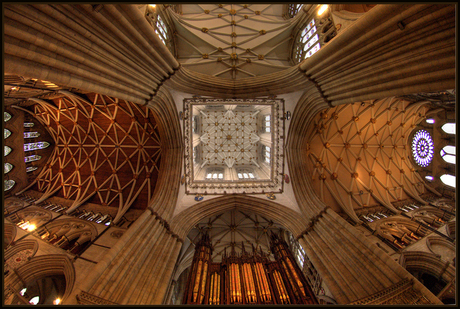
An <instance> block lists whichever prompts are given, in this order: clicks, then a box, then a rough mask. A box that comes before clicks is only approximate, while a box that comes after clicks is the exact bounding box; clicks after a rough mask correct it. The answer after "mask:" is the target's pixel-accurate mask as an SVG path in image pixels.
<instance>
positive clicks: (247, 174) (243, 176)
mask: <svg viewBox="0 0 460 309" xmlns="http://www.w3.org/2000/svg"><path fill="white" fill-rule="evenodd" d="M254 178H255V177H254V173H253V172H248V171H245V170H241V171H239V172H238V179H245V180H246V179H254Z"/></svg>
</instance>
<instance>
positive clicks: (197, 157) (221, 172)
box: [183, 98, 284, 194]
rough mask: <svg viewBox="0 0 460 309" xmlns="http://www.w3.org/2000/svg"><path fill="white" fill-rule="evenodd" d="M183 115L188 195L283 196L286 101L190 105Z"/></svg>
mask: <svg viewBox="0 0 460 309" xmlns="http://www.w3.org/2000/svg"><path fill="white" fill-rule="evenodd" d="M183 115H184V119H183V121H184V128H185V156H186V160H185V176H186V188H187V189H186V193H187V194H225V193H243V192H244V193H267V192H276V193H279V192H282V190H283V177H282V174H283V169H284V167H283V166H284V164H283V149H284V143H283V139H281V140H280V139H279V137H280V136H283V132H284V118H283V115H284V101H283V100H281V99H256V100H249V99H247V100H242V99H240V100H236V99H234V100H230V99H228V100H222V99H200V98H193V99H185V100H184V114H183ZM267 115H269V116H270V117H271V118H270V119H273V120H272V121H270V122H266V121H265V118H264V117H266V116H267ZM267 124H269V128H268V130H266V129H265V127H264V126H266V125H267ZM267 147H268V149H270V153H269V155H270V160H267V161H266V160H265V157H264V156H267V154H266V153H265V152H267V151H266V150H265V149H266V148H267ZM243 169H245V170H244V171H243ZM239 172H246V173H247V172H252V173H253V175H256V176H255V177H254V178H249V177H248V178H247V179H245V178H244V177H243V179H240V178H239V177H238V173H239ZM208 174H211V178H212V181H209V179H206V178H207V176H208ZM213 176H214V177H213ZM208 178H209V177H208Z"/></svg>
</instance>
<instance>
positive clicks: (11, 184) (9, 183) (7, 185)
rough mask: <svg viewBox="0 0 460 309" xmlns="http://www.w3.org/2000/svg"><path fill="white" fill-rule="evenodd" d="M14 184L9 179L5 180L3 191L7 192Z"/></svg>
mask: <svg viewBox="0 0 460 309" xmlns="http://www.w3.org/2000/svg"><path fill="white" fill-rule="evenodd" d="M15 183H16V182H15V181H14V180H12V179H9V180H5V191H8V190H10V189H11V188H13V186H14V184H15Z"/></svg>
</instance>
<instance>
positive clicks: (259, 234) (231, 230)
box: [188, 210, 280, 262]
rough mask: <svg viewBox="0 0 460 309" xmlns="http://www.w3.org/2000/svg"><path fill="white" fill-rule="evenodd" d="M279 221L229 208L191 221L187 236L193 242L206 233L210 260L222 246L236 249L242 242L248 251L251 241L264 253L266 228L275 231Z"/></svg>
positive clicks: (219, 254)
mask: <svg viewBox="0 0 460 309" xmlns="http://www.w3.org/2000/svg"><path fill="white" fill-rule="evenodd" d="M279 229H280V225H279V224H276V223H274V222H273V221H272V220H269V219H267V218H265V217H264V216H261V215H256V214H247V213H245V212H242V211H236V210H232V211H229V212H226V213H223V214H219V215H217V216H213V217H211V218H206V219H203V220H202V221H200V222H199V223H197V224H196V225H195V228H193V229H192V230H191V231H190V233H189V235H188V238H190V239H191V240H192V242H193V243H197V242H198V241H199V240H200V239H201V236H202V235H203V234H205V233H208V234H209V236H210V239H211V244H212V248H213V253H212V259H213V262H218V261H220V259H221V257H222V253H223V252H224V250H226V251H227V254H229V253H230V252H231V250H235V252H237V253H240V252H241V251H242V250H243V245H244V247H245V250H246V252H252V245H254V247H255V248H256V249H257V250H262V251H263V252H264V253H267V252H270V235H269V233H270V231H271V232H275V233H278V231H279Z"/></svg>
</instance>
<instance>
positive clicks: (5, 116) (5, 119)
mask: <svg viewBox="0 0 460 309" xmlns="http://www.w3.org/2000/svg"><path fill="white" fill-rule="evenodd" d="M10 119H11V115H10V113H7V112H3V121H5V122H7V121H8V120H10Z"/></svg>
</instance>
